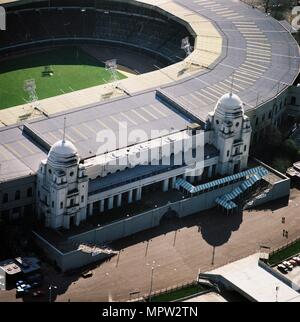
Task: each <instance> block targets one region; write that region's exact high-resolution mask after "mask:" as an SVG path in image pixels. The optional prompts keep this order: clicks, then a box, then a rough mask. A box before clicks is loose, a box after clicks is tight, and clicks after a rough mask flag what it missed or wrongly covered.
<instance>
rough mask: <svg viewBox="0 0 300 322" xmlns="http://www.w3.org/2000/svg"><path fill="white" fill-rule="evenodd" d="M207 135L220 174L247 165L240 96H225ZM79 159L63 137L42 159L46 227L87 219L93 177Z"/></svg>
mask: <svg viewBox="0 0 300 322" xmlns="http://www.w3.org/2000/svg"><path fill="white" fill-rule="evenodd" d="M205 136H206V139H205V141H206V142H207V143H209V144H211V145H213V146H215V148H216V149H217V150H218V151H219V157H218V161H217V163H216V164H215V167H216V172H217V173H218V174H219V175H222V176H226V175H231V174H233V173H236V172H240V171H242V170H244V169H245V168H247V164H248V156H249V148H250V140H251V125H250V121H249V119H248V117H247V116H246V115H245V114H244V108H243V103H242V101H241V100H240V98H239V97H238V96H236V95H235V94H232V93H229V94H225V95H224V96H222V97H221V99H220V100H219V101H218V103H217V105H216V107H215V109H214V111H213V112H211V113H209V115H208V120H207V130H206V132H205ZM79 161H80V160H79V156H78V153H77V149H76V147H75V146H74V145H73V144H72V143H71V142H69V141H67V140H65V139H63V140H61V141H59V142H57V143H55V144H54V145H53V146H52V148H51V150H50V151H49V154H48V158H47V160H44V161H42V162H41V165H40V168H39V171H38V174H37V200H36V202H37V214H38V217H39V219H40V220H41V221H43V222H44V225H45V226H46V227H51V228H53V229H58V228H65V229H69V228H70V227H71V226H72V225H75V226H78V225H79V224H80V223H81V222H83V221H85V220H86V218H87V207H88V190H89V178H88V176H87V175H86V172H85V167H84V166H83V165H82V164H80V163H79ZM125 171H126V170H125ZM183 174H184V170H183V173H182V175H183ZM108 189H109V188H108Z"/></svg>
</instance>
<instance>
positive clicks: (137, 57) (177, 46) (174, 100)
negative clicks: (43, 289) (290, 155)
mask: <svg viewBox="0 0 300 322" xmlns="http://www.w3.org/2000/svg"><path fill="white" fill-rule="evenodd" d="M2 3H3V6H4V8H5V9H6V12H7V28H6V31H1V33H0V55H1V65H2V67H1V70H0V108H1V110H0V122H1V123H0V125H1V127H0V164H1V168H0V174H1V183H0V188H1V195H0V198H1V204H0V211H1V212H0V213H1V217H2V218H5V220H8V221H9V220H22V218H24V217H26V216H30V215H31V216H32V215H33V216H34V219H36V221H38V222H39V223H40V225H41V226H42V227H35V228H36V229H38V230H37V231H36V232H35V236H36V238H37V240H38V242H39V243H40V245H41V247H43V248H44V249H45V250H46V251H47V253H48V255H49V257H50V258H51V259H52V260H53V262H54V263H55V264H56V265H57V266H59V267H60V269H61V270H68V269H72V268H74V267H78V266H80V265H84V264H87V263H91V262H93V261H96V260H99V259H103V258H105V257H106V256H107V255H108V253H107V249H104V248H103V245H104V244H105V243H106V242H107V241H108V240H117V239H119V238H122V237H126V236H130V235H131V234H133V233H136V232H139V231H141V230H144V229H148V228H153V227H157V226H159V225H160V223H161V222H162V220H164V219H170V218H171V219H172V218H174V217H177V218H178V217H179V218H181V217H185V216H188V215H191V214H194V213H197V212H199V211H202V210H206V209H210V208H213V207H219V208H220V209H221V211H222V212H223V213H225V214H227V215H230V214H232V213H234V212H235V211H238V210H240V209H243V208H244V207H251V206H255V205H259V204H262V203H264V202H267V201H272V200H276V199H278V198H283V197H285V198H286V197H288V195H289V180H288V178H286V177H285V176H284V175H282V174H280V173H278V172H277V171H275V170H273V169H272V168H270V167H268V166H267V165H265V164H261V163H260V162H259V161H257V160H255V161H251V162H250V161H249V162H248V158H249V151H250V145H251V144H253V145H255V144H257V143H258V142H259V141H260V140H261V138H263V137H264V136H266V135H268V131H269V128H270V127H280V126H281V125H282V124H283V122H284V120H285V118H286V117H287V115H288V111H289V110H290V109H291V110H292V109H293V108H297V106H298V105H299V93H298V89H299V88H298V87H297V86H296V85H297V78H298V74H299V59H300V56H299V47H298V45H297V43H296V41H295V39H294V38H293V37H292V35H291V34H290V32H289V31H288V30H287V29H285V27H284V26H283V25H281V24H280V23H279V22H278V21H276V20H275V19H273V18H272V17H270V16H268V15H267V16H266V15H265V14H263V13H261V12H260V11H258V10H256V9H254V8H253V7H251V6H248V5H246V4H244V3H243V2H241V1H228V0H226V1H225V0H194V1H193V0H180V1H179V0H178V1H171V0H170V1H164V0H157V1H154V0H153V1H152V0H143V1H126V0H122V1H119V0H116V1H114V0H113V1H97V0H93V1H90V0H87V1H77V0H71V1H70V0H68V1H67V0H66V1H61V0H49V1H38V0H37V1H34V0H27V1H26V0H20V1H2ZM108 62H113V63H111V65H110V64H109V63H108ZM26 95H27V96H26ZM125 128H126V131H127V132H128V133H134V134H135V137H134V139H135V140H129V141H130V142H127V141H126V142H124V141H123V140H121V139H119V142H118V144H112V142H108V143H107V144H106V145H105V149H104V150H103V149H102V150H99V142H100V143H103V141H102V139H103V137H104V136H105V135H107V133H110V134H111V133H113V134H114V135H115V136H118V137H119V138H123V136H125V134H124V133H125V132H124V129H125ZM127 132H126V134H127ZM153 132H154V133H153ZM99 133H100V134H99ZM199 133H200V134H199ZM198 134H199V136H200V137H201V140H202V141H200V142H197V143H196V145H192V146H190V148H189V152H191V155H194V152H195V151H198V150H199V151H200V150H201V151H203V154H202V155H201V158H200V160H196V161H195V159H194V158H193V157H190V158H184V160H182V162H181V164H178V163H176V162H175V161H174V160H175V159H176V158H177V156H178V155H179V154H181V152H178V153H177V154H176V151H175V148H174V146H175V144H176V143H179V144H180V145H183V144H184V143H185V142H186V141H189V140H190V139H191V138H192V140H193V138H195V137H196V136H197V135H198ZM193 144H194V143H193ZM165 146H168V147H169V150H168V149H166V150H164V147H165ZM154 149H157V150H158V154H157V155H155V156H153V155H154V154H153V155H152V154H151V153H150V152H152V150H154ZM131 156H135V157H136V159H135V160H134V162H131V161H130V162H128V160H131ZM124 160H126V162H124ZM197 161H199V163H197ZM200 161H201V162H200ZM257 196H259V197H260V198H256V197H257ZM229 218H230V216H229ZM97 220H98V221H99V222H98V221H97ZM100 223H101V228H97V227H99V225H100ZM52 230H54V231H57V230H62V231H63V232H64V233H65V232H66V231H69V230H73V235H72V236H70V235H69V234H67V235H64V233H62V234H63V235H64V238H63V240H60V241H57V240H56V239H55V238H56V237H57V236H56V237H55V236H54V235H55V234H54V235H53V231H52ZM82 243H84V244H85V246H84V247H83V248H82ZM50 244H51V245H52V246H49V245H50ZM54 244H55V245H58V246H56V247H58V248H59V250H58V249H56V248H55V247H54V246H53V245H54ZM91 245H92V246H91ZM95 245H96V246H97V247H98V249H97V253H96V254H95V251H91V249H94V248H92V247H95ZM112 252H113V250H112Z"/></svg>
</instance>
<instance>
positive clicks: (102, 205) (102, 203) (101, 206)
mask: <svg viewBox="0 0 300 322" xmlns="http://www.w3.org/2000/svg"><path fill="white" fill-rule="evenodd" d="M104 204H105V200H104V199H103V200H100V212H104Z"/></svg>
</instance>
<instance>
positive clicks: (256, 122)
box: [255, 117, 258, 125]
mask: <svg viewBox="0 0 300 322" xmlns="http://www.w3.org/2000/svg"><path fill="white" fill-rule="evenodd" d="M255 125H258V117H257V118H256V121H255Z"/></svg>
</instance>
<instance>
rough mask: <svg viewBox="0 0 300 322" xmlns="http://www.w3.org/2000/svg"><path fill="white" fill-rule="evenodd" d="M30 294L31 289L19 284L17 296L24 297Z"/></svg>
mask: <svg viewBox="0 0 300 322" xmlns="http://www.w3.org/2000/svg"><path fill="white" fill-rule="evenodd" d="M28 294H29V289H27V288H23V287H21V286H18V287H17V289H16V297H17V298H18V297H23V296H26V295H28Z"/></svg>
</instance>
